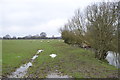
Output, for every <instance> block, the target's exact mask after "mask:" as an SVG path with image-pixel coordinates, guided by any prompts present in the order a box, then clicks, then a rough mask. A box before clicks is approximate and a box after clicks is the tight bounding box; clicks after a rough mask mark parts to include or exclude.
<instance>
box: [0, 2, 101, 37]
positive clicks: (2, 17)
mask: <svg viewBox="0 0 120 80" xmlns="http://www.w3.org/2000/svg"><path fill="white" fill-rule="evenodd" d="M100 1H101V0H1V1H0V36H4V35H6V34H10V35H11V36H26V35H36V34H40V33H41V32H46V33H47V36H52V35H55V36H60V33H59V28H60V27H62V26H63V25H64V24H65V23H66V22H67V20H68V19H70V18H71V17H72V16H74V12H75V10H76V9H78V8H81V9H82V8H84V7H86V6H87V5H88V4H91V3H93V2H100Z"/></svg>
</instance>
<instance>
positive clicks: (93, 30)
mask: <svg viewBox="0 0 120 80" xmlns="http://www.w3.org/2000/svg"><path fill="white" fill-rule="evenodd" d="M117 9H118V8H117V3H115V2H111V3H110V2H107V3H105V2H102V3H99V4H93V5H91V6H88V7H87V10H86V18H87V20H88V22H87V33H86V34H87V37H88V38H89V39H90V40H89V41H88V42H89V43H90V45H91V46H92V47H93V48H94V49H95V51H96V53H95V57H96V58H98V59H100V60H102V59H105V58H106V56H107V52H108V51H109V50H111V48H113V44H112V42H113V40H114V37H115V36H114V34H115V31H116V30H117V26H116V25H117Z"/></svg>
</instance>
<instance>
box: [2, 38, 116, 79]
mask: <svg viewBox="0 0 120 80" xmlns="http://www.w3.org/2000/svg"><path fill="white" fill-rule="evenodd" d="M42 41H43V42H41V40H3V49H2V50H3V53H2V54H3V64H2V65H3V76H6V75H8V74H10V73H11V72H13V71H15V69H16V68H17V67H19V66H20V65H21V64H24V63H26V62H28V61H29V60H30V59H31V58H32V56H33V55H34V54H35V53H36V52H37V50H38V49H43V50H44V51H43V52H42V53H40V55H39V57H38V58H37V59H35V61H34V62H33V66H32V67H30V68H29V69H28V73H27V75H26V76H28V77H30V78H36V77H38V78H45V77H46V75H47V74H48V73H50V72H55V70H58V71H59V72H61V73H62V74H63V75H64V74H67V75H69V76H72V77H74V78H89V77H90V78H107V77H117V73H118V70H117V68H115V67H114V66H111V65H109V64H108V63H106V62H102V61H99V60H97V59H96V58H94V53H93V52H91V51H89V50H84V49H81V48H78V47H73V46H70V45H67V44H65V43H63V41H62V40H61V41H59V40H49V41H50V42H49V43H48V42H47V41H48V40H42ZM52 53H54V54H57V57H55V58H54V59H53V58H51V57H50V56H49V55H50V54H52ZM18 56H20V57H18Z"/></svg>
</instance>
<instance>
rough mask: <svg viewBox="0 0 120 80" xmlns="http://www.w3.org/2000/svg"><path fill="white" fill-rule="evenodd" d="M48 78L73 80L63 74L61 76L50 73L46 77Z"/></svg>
mask: <svg viewBox="0 0 120 80" xmlns="http://www.w3.org/2000/svg"><path fill="white" fill-rule="evenodd" d="M46 78H72V77H70V76H68V75H62V74H59V73H50V74H48V75H47V76H46Z"/></svg>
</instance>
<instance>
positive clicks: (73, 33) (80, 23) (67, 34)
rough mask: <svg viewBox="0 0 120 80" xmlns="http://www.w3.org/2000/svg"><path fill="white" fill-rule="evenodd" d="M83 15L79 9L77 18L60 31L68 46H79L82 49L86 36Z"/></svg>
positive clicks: (76, 14) (69, 21) (76, 13)
mask: <svg viewBox="0 0 120 80" xmlns="http://www.w3.org/2000/svg"><path fill="white" fill-rule="evenodd" d="M82 15H83V14H82V13H81V12H80V10H79V9H78V10H77V11H76V12H75V16H73V18H72V19H70V20H68V23H67V24H65V25H64V27H63V28H61V29H60V31H61V34H62V38H63V39H64V41H65V42H66V43H68V44H77V45H79V46H81V47H82V43H83V42H84V34H85V22H84V17H83V16H82Z"/></svg>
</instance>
